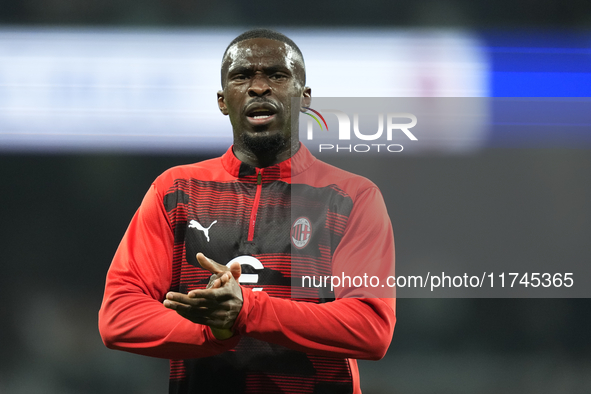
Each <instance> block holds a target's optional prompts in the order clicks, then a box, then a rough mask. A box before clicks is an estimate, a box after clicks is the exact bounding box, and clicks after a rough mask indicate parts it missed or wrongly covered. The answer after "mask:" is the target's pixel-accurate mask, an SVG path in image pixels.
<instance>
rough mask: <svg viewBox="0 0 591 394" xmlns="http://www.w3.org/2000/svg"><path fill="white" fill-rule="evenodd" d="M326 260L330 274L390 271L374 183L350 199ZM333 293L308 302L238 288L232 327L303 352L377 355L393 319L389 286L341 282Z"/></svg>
mask: <svg viewBox="0 0 591 394" xmlns="http://www.w3.org/2000/svg"><path fill="white" fill-rule="evenodd" d="M332 265H333V269H332V274H333V275H335V276H341V274H343V273H344V274H345V275H347V276H350V277H354V276H356V275H359V276H363V275H364V274H367V275H368V276H369V277H371V276H377V277H379V278H380V283H385V281H386V278H387V277H388V276H389V275H394V236H393V233H392V225H391V223H390V220H389V218H388V213H387V210H386V206H385V204H384V202H383V198H382V196H381V193H380V192H379V190H378V189H377V188H376V187H375V186H374V187H371V188H369V189H367V190H365V191H364V192H363V193H361V194H360V196H358V198H357V199H356V201H355V204H354V207H353V210H352V211H351V214H350V216H349V220H348V222H347V228H346V230H345V234H344V235H343V238H342V239H341V242H340V244H339V246H338V247H337V249H336V250H335V253H334V256H333V263H332ZM335 294H336V295H337V300H335V301H333V302H328V303H324V304H313V303H308V302H296V301H291V300H288V299H281V298H274V297H269V296H268V295H267V294H266V293H264V292H252V291H250V290H249V289H243V296H244V304H243V306H242V310H241V312H240V314H239V316H238V318H237V320H236V323H235V330H236V331H237V332H238V333H240V334H244V335H249V336H252V337H255V338H258V339H261V340H264V341H268V342H272V343H277V344H280V345H283V346H286V347H289V348H292V349H297V350H301V351H304V352H309V353H316V354H321V355H326V356H334V357H348V358H359V359H380V358H382V357H383V356H384V355H385V353H386V351H387V350H388V347H389V345H390V342H391V339H392V334H393V330H394V325H395V323H396V315H395V302H396V300H395V298H394V297H395V292H394V289H391V288H388V287H387V286H386V287H383V288H382V287H381V286H378V287H376V288H372V287H367V288H355V287H350V288H347V287H341V288H338V289H335ZM354 297H356V298H354Z"/></svg>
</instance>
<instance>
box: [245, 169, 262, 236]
mask: <svg viewBox="0 0 591 394" xmlns="http://www.w3.org/2000/svg"><path fill="white" fill-rule="evenodd" d="M258 171H259V172H257V178H258V177H259V176H260V177H261V179H262V178H263V169H262V168H261V169H260V170H258ZM262 188H263V185H262V182H257V192H256V194H255V196H254V203H253V204H252V211H251V212H250V222H249V226H248V240H249V241H252V240H253V239H254V225H255V223H256V221H257V211H258V209H259V202H260V200H261V189H262Z"/></svg>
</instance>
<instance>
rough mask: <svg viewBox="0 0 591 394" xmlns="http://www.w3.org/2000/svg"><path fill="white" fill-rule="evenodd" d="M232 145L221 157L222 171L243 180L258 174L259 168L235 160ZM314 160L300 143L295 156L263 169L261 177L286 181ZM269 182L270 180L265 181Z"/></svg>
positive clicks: (306, 167) (305, 168)
mask: <svg viewBox="0 0 591 394" xmlns="http://www.w3.org/2000/svg"><path fill="white" fill-rule="evenodd" d="M233 147H234V146H233V145H232V146H231V147H230V148H228V150H227V151H226V153H224V155H223V156H222V165H223V166H224V169H225V170H226V171H227V172H228V173H230V174H231V175H233V176H235V177H237V178H244V177H250V176H253V175H256V174H258V173H259V172H260V170H261V169H260V168H256V167H253V166H250V165H248V164H246V163H243V162H241V161H240V160H238V158H236V156H235V155H234V151H233ZM315 161H316V158H315V157H314V156H312V153H310V151H309V150H308V148H306V147H305V146H304V145H303V144H302V143H300V149H298V151H297V152H296V154H295V155H293V156H292V157H290V158H289V159H287V160H284V161H282V162H281V163H277V164H274V165H272V166H269V167H265V168H264V169H263V171H262V172H263V176H264V177H265V178H267V177H268V176H272V177H273V178H275V179H282V180H286V179H289V178H291V177H292V176H295V175H298V174H300V173H302V172H304V171H305V170H307V169H308V168H309V167H310V166H311V165H312V164H313V163H314V162H315ZM266 180H271V179H266Z"/></svg>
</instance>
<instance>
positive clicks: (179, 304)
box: [163, 253, 243, 339]
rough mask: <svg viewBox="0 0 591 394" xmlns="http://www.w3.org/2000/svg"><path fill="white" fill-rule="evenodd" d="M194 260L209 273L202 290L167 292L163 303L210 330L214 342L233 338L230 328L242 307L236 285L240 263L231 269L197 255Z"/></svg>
mask: <svg viewBox="0 0 591 394" xmlns="http://www.w3.org/2000/svg"><path fill="white" fill-rule="evenodd" d="M197 261H198V262H199V264H200V265H201V267H203V268H204V269H206V270H208V271H209V272H211V273H212V275H211V277H210V278H209V283H208V284H207V287H206V288H205V289H199V290H192V291H190V292H189V293H188V294H182V293H176V292H173V291H171V292H168V293H167V294H166V299H165V300H164V302H163V304H164V306H165V307H166V308H169V309H173V310H175V311H176V312H177V313H178V314H179V315H181V316H182V317H184V318H185V319H188V320H190V321H192V322H193V323H198V324H203V325H206V326H209V327H210V328H211V332H212V333H213V335H214V336H215V337H216V338H217V339H227V338H230V337H231V336H233V335H234V333H233V332H232V326H233V325H234V321H235V320H236V318H237V317H238V314H239V313H240V309H241V308H242V302H243V298H242V289H241V288H240V285H239V284H238V278H239V277H240V274H241V269H240V264H239V263H237V262H236V263H234V264H232V266H231V267H230V268H228V267H226V266H225V265H221V264H218V263H216V262H215V261H213V260H211V259H209V258H207V257H205V255H203V253H197Z"/></svg>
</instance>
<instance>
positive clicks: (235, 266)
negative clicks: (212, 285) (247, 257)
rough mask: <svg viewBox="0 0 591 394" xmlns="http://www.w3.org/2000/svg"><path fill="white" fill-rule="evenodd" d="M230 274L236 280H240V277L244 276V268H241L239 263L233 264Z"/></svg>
mask: <svg viewBox="0 0 591 394" xmlns="http://www.w3.org/2000/svg"><path fill="white" fill-rule="evenodd" d="M230 272H231V273H232V276H233V277H234V279H236V280H238V278H240V275H242V267H241V266H240V263H239V262H237V261H235V262H233V263H232V265H230Z"/></svg>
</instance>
